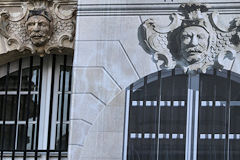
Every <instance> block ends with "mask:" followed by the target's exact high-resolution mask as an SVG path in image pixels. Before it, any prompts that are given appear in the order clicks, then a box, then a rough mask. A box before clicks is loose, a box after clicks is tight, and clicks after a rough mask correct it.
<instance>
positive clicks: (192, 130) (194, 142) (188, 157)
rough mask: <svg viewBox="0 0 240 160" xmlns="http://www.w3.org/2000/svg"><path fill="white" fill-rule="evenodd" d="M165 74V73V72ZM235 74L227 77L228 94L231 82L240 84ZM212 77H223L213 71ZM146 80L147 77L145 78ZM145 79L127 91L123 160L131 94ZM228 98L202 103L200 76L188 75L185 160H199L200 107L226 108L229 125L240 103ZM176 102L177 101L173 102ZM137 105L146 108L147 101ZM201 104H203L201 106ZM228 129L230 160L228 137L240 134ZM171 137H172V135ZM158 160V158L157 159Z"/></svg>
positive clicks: (126, 148)
mask: <svg viewBox="0 0 240 160" xmlns="http://www.w3.org/2000/svg"><path fill="white" fill-rule="evenodd" d="M164 72H165V71H164ZM167 72H168V73H167V74H166V75H165V76H162V78H164V77H168V76H174V75H172V74H171V72H172V71H167ZM159 73H160V74H161V71H159V72H158V74H159ZM158 74H155V75H154V76H155V77H157V76H158ZM234 74H235V73H233V72H231V71H228V72H227V77H224V78H226V80H228V84H227V88H228V92H231V82H230V81H231V80H234V81H237V82H238V83H240V80H239V77H240V76H236V75H234ZM154 76H152V75H150V78H151V79H154V80H158V79H156V78H154ZM212 76H221V75H217V72H216V70H214V71H213V74H212ZM145 78H146V77H145ZM145 78H142V79H140V80H139V81H137V82H136V83H133V84H132V85H130V87H128V88H127V89H126V98H125V100H126V102H125V120H124V124H125V126H124V140H123V160H127V156H128V155H127V150H128V136H129V135H128V126H129V113H130V112H129V110H130V107H131V106H132V101H131V92H133V91H135V89H134V87H136V86H137V88H140V87H143V86H144V83H143V82H144V80H145ZM237 78H238V79H237ZM227 94H228V95H227V96H228V97H227V99H226V100H223V101H216V100H215V99H214V100H212V101H200V74H196V75H192V74H189V75H188V93H187V117H186V118H187V120H186V141H185V142H186V144H185V160H197V146H198V138H199V137H198V122H199V117H198V116H199V106H200V105H201V104H202V103H203V104H205V103H206V104H208V103H209V104H210V106H212V107H215V106H225V108H226V110H228V112H226V113H225V114H227V116H228V117H227V119H228V124H229V121H230V118H229V117H230V111H229V108H230V107H231V106H232V105H237V104H239V106H240V101H231V95H230V93H227ZM173 102H175V101H173ZM173 102H171V101H169V104H171V105H172V103H173ZM135 103H142V104H141V105H142V106H144V104H145V99H144V100H143V101H141V102H135ZM200 103H201V104H200ZM157 106H159V108H161V107H160V104H159V103H158V104H157ZM226 127H227V128H226V129H227V133H226V134H225V136H226V139H228V140H227V143H226V144H225V145H226V146H225V151H226V153H227V154H226V157H225V158H226V159H229V150H228V149H229V138H228V136H229V135H231V137H233V138H234V136H235V138H236V136H238V138H239V139H240V134H235V135H234V134H231V133H230V132H229V126H228V125H227V126H226ZM170 136H171V135H170ZM216 136H220V135H216ZM157 159H158V157H157Z"/></svg>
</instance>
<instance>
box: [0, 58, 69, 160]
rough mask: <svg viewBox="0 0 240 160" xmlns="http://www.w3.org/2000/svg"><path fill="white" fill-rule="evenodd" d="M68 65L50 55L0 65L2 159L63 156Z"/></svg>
mask: <svg viewBox="0 0 240 160" xmlns="http://www.w3.org/2000/svg"><path fill="white" fill-rule="evenodd" d="M71 65H72V57H69V56H56V55H51V56H45V57H41V58H40V57H37V56H36V57H29V58H24V59H19V60H18V61H16V62H11V63H7V64H6V65H2V66H0V151H1V159H4V158H5V157H12V159H14V158H15V157H16V156H22V157H23V159H26V158H27V157H29V156H31V157H35V159H39V158H40V159H49V158H50V157H51V156H57V157H58V159H62V158H63V157H66V152H67V146H68V132H69V109H70V95H71V70H72V67H71ZM62 97H64V98H62Z"/></svg>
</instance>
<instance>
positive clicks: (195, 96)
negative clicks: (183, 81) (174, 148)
mask: <svg viewBox="0 0 240 160" xmlns="http://www.w3.org/2000/svg"><path fill="white" fill-rule="evenodd" d="M199 80H200V78H199V74H189V75H188V97H187V124H186V148H185V160H197V139H198V134H197V132H198V109H199Z"/></svg>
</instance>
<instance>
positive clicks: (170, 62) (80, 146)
mask: <svg viewBox="0 0 240 160" xmlns="http://www.w3.org/2000/svg"><path fill="white" fill-rule="evenodd" d="M197 2H198V4H197V3H196V4H188V3H189V1H188V0H162V1H159V0H149V1H146V0H131V1H130V0H117V1H116V0H101V1H99V0H91V1H89V0H79V1H78V5H77V2H76V1H74V0H73V1H66V0H56V1H54V0H52V1H51V0H49V1H47V0H46V1H43V0H32V1H26V2H18V3H16V2H14V1H13V0H9V1H6V2H0V8H1V9H2V10H1V12H0V15H1V16H0V35H1V36H0V46H1V47H0V57H1V58H0V64H4V63H6V62H9V61H12V60H15V59H18V58H20V57H24V56H29V55H32V54H37V55H40V56H44V55H45V54H52V53H57V54H72V53H73V49H74V62H73V78H72V80H73V86H72V100H71V116H70V126H71V128H70V137H69V152H68V159H69V160H78V159H79V160H121V159H122V158H123V145H124V140H123V139H124V118H125V105H126V102H125V98H126V95H125V92H126V88H127V87H128V86H129V85H130V84H132V83H133V82H136V81H137V80H139V79H141V78H143V77H144V76H146V75H149V74H151V73H154V72H157V71H159V70H161V69H166V68H167V69H172V68H175V67H181V68H183V69H184V70H185V72H187V73H189V74H195V73H200V72H203V73H204V72H205V71H206V69H208V68H217V69H220V70H221V69H226V70H231V71H233V72H236V73H240V66H239V61H240V56H239V50H240V45H239V43H240V38H239V28H240V23H239V22H240V20H239V19H240V18H239V17H240V9H239V8H240V2H239V0H231V1H226V0H208V1H206V0H205V1H204V0H199V1H197ZM183 4H185V5H183ZM186 4H187V5H186ZM76 6H78V8H77V12H75V11H76ZM75 14H77V20H76V21H75V16H74V15H75ZM34 16H40V17H37V19H38V21H37V20H36V19H34ZM31 17H33V18H32V19H30V18H31ZM35 18H36V17H35ZM39 19H42V21H43V22H41V24H42V23H47V24H48V23H49V24H50V27H49V28H44V26H41V27H40V31H35V30H34V29H33V30H32V29H31V27H32V26H39V25H40V21H39ZM75 22H76V27H75ZM35 32H37V33H38V32H40V33H41V34H40V35H35V36H34V34H35ZM49 33H51V34H50V35H49ZM177 33H181V34H180V35H179V34H177ZM200 33H201V34H200ZM31 34H33V36H32V37H31ZM47 35H48V36H47ZM49 36H50V37H49ZM199 37H200V38H199ZM171 38H173V39H172V40H171ZM174 40H175V41H176V42H174ZM193 41H194V42H195V43H197V44H193ZM177 43H179V46H178V47H179V48H177V47H176V46H177V45H176V44H177ZM171 45H173V46H174V47H172V46H171ZM189 45H190V46H194V47H193V48H191V47H189ZM196 46H200V48H198V47H196ZM199 54H201V55H202V56H203V57H202V56H200V57H198V56H199ZM202 59H203V61H202Z"/></svg>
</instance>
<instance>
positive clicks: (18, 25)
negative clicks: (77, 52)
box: [0, 0, 76, 56]
mask: <svg viewBox="0 0 240 160" xmlns="http://www.w3.org/2000/svg"><path fill="white" fill-rule="evenodd" d="M61 5H64V4H63V3H61V2H53V1H52V0H48V1H45V0H29V2H25V3H23V5H22V8H23V9H22V13H19V15H18V16H16V15H12V14H11V13H9V12H8V11H6V10H3V11H0V16H1V17H0V37H1V36H2V38H4V41H5V42H6V49H5V51H1V52H3V53H0V54H4V53H6V52H11V51H14V50H17V51H19V52H20V53H22V52H23V51H25V50H28V51H30V52H31V53H32V54H38V55H40V56H44V55H45V54H49V53H50V52H51V51H52V50H56V49H57V50H58V51H59V52H60V53H61V52H62V49H63V48H69V49H73V39H74V33H75V11H76V8H75V5H76V4H70V5H69V3H68V6H72V9H70V10H67V11H65V10H63V9H60V8H61Z"/></svg>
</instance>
